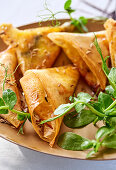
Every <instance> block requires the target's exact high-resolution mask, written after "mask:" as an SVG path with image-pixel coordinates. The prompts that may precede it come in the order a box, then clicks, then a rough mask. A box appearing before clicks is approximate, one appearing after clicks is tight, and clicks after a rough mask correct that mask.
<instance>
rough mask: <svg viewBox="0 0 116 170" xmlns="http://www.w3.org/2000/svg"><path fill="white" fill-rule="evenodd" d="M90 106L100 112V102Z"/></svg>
mask: <svg viewBox="0 0 116 170" xmlns="http://www.w3.org/2000/svg"><path fill="white" fill-rule="evenodd" d="M91 105H92V106H93V107H94V109H96V110H97V111H99V112H102V109H101V104H100V102H95V103H92V104H91Z"/></svg>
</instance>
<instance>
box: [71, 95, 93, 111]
mask: <svg viewBox="0 0 116 170" xmlns="http://www.w3.org/2000/svg"><path fill="white" fill-rule="evenodd" d="M91 98H92V97H91V96H90V95H89V94H88V93H84V92H80V93H79V94H78V95H77V98H76V97H74V102H76V101H78V100H80V101H82V102H84V103H88V102H89V101H90V100H91ZM84 108H85V104H82V103H78V104H76V106H75V110H76V111H77V113H79V112H80V111H81V110H82V109H84Z"/></svg>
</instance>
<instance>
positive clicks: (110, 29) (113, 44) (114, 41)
mask: <svg viewBox="0 0 116 170" xmlns="http://www.w3.org/2000/svg"><path fill="white" fill-rule="evenodd" d="M104 27H105V29H106V37H107V39H108V42H109V50H110V55H111V63H112V67H116V21H115V20H113V19H111V18H110V19H108V20H107V21H106V22H105V24H104Z"/></svg>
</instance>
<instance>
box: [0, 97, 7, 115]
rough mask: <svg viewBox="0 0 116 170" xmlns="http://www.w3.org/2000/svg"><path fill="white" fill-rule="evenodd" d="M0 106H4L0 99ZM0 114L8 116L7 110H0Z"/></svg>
mask: <svg viewBox="0 0 116 170" xmlns="http://www.w3.org/2000/svg"><path fill="white" fill-rule="evenodd" d="M0 106H5V104H4V101H3V99H2V98H1V97H0ZM0 114H8V109H1V110H0Z"/></svg>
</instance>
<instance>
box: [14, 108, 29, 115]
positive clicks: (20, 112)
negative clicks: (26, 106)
mask: <svg viewBox="0 0 116 170" xmlns="http://www.w3.org/2000/svg"><path fill="white" fill-rule="evenodd" d="M11 112H13V113H16V114H22V115H28V116H30V113H25V112H22V111H18V110H15V109H12V110H11Z"/></svg>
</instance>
